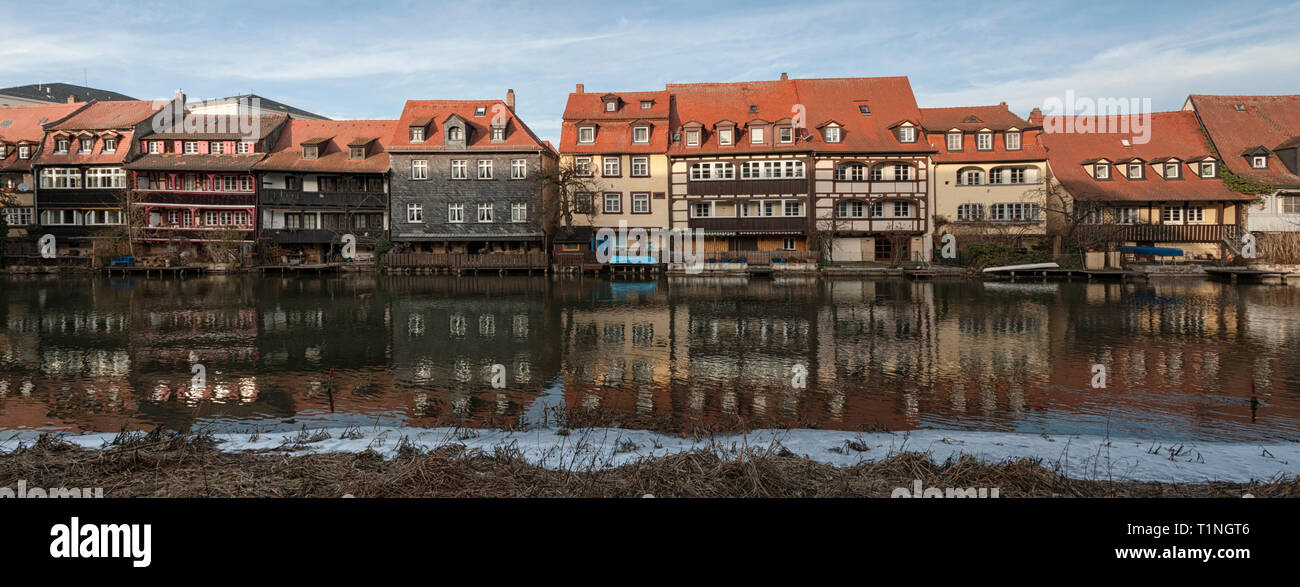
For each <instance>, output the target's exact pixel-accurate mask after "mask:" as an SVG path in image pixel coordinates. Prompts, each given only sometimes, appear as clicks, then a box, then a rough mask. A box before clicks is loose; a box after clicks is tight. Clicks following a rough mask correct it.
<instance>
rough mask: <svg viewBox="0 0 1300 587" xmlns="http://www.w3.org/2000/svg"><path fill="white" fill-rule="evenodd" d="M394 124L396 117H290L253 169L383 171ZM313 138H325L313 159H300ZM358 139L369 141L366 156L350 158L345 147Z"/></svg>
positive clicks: (384, 170) (385, 166)
mask: <svg viewBox="0 0 1300 587" xmlns="http://www.w3.org/2000/svg"><path fill="white" fill-rule="evenodd" d="M396 124H397V121H396V120H297V119H294V120H290V121H289V123H288V124H287V125H286V126H285V127H284V131H283V132H281V133H280V140H279V142H277V143H276V144H275V147H274V148H273V149H272V150H271V152H270V153H269V154H268V155H267V156H266V158H265V159H263V160H262V161H261V162H260V163H258V164H257V165H256V169H258V170H259V171H325V172H355V173H384V172H386V171H388V153H387V152H386V143H387V141H388V137H391V136H392V135H393V128H394V125H396ZM401 130H402V131H403V132H405V131H406V129H405V128H403V129H401ZM370 137H378V138H376V139H370ZM315 139H325V140H326V141H328V142H327V143H323V144H324V148H323V149H321V150H320V153H319V155H318V157H317V158H316V159H303V158H302V146H303V145H304V144H311V143H310V141H312V140H315ZM358 140H365V141H368V142H367V143H366V144H367V145H368V148H367V150H366V158H365V159H361V160H353V159H350V158H349V155H350V153H349V152H348V147H350V146H353V143H356V142H358ZM372 143H373V144H372ZM357 146H361V145H357Z"/></svg>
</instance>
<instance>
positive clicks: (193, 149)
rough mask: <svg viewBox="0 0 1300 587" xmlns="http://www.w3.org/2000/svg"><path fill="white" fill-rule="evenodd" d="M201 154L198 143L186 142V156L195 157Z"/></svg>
mask: <svg viewBox="0 0 1300 587" xmlns="http://www.w3.org/2000/svg"><path fill="white" fill-rule="evenodd" d="M198 152H199V143H198V141H185V154H186V155H194V154H197V153H198Z"/></svg>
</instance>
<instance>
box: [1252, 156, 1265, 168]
mask: <svg viewBox="0 0 1300 587" xmlns="http://www.w3.org/2000/svg"><path fill="white" fill-rule="evenodd" d="M1250 166H1251V167H1253V168H1255V169H1264V168H1266V167H1268V157H1265V156H1263V155H1256V156H1254V157H1252V158H1251V160H1250Z"/></svg>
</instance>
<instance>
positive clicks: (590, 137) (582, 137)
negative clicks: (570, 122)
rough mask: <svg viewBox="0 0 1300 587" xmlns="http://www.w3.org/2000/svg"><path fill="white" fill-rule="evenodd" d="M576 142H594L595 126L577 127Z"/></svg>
mask: <svg viewBox="0 0 1300 587" xmlns="http://www.w3.org/2000/svg"><path fill="white" fill-rule="evenodd" d="M578 142H579V143H586V144H591V143H594V142H596V127H594V126H582V127H578Z"/></svg>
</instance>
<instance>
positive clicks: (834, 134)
mask: <svg viewBox="0 0 1300 587" xmlns="http://www.w3.org/2000/svg"><path fill="white" fill-rule="evenodd" d="M823 134H824V136H825V139H826V142H828V143H838V142H840V127H838V126H828V127H826V130H825V131H823Z"/></svg>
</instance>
